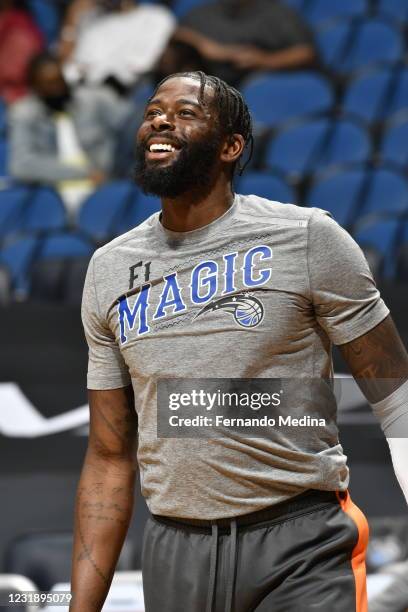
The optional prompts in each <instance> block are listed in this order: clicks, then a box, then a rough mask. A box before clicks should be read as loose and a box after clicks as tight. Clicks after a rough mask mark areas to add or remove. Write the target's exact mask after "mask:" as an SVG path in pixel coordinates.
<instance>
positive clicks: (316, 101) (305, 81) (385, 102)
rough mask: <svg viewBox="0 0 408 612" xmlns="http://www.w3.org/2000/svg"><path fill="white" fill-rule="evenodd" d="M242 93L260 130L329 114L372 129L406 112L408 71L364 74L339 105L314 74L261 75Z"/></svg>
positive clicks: (391, 68) (397, 67)
mask: <svg viewBox="0 0 408 612" xmlns="http://www.w3.org/2000/svg"><path fill="white" fill-rule="evenodd" d="M242 93H243V95H244V97H245V99H246V101H247V103H248V105H249V108H250V110H251V113H252V115H253V117H254V119H255V121H256V122H257V123H258V124H262V125H264V126H272V127H274V126H277V125H279V124H281V123H283V122H287V121H290V120H293V119H295V118H301V117H307V116H313V115H323V114H325V115H329V114H331V113H333V112H336V113H338V114H341V115H342V116H344V117H350V118H355V119H357V120H360V121H363V122H364V123H365V124H366V125H367V126H371V125H373V124H375V123H377V122H384V121H385V120H387V119H389V118H390V117H393V116H395V115H396V114H397V113H400V112H401V111H407V110H408V68H406V67H405V66H404V65H403V64H401V63H396V64H387V65H384V66H381V67H377V68H375V69H374V68H373V69H370V70H364V71H363V72H361V73H359V74H357V75H355V76H354V77H353V79H351V80H350V81H349V83H348V84H347V86H346V87H345V88H344V91H343V93H342V95H341V96H340V99H337V97H336V93H335V91H334V89H333V86H332V84H331V82H330V80H329V79H327V78H325V77H324V76H323V75H320V74H318V73H316V72H312V71H303V72H297V73H282V74H259V75H257V76H254V77H252V78H250V79H249V80H248V81H247V82H246V83H245V84H244V85H243V87H242Z"/></svg>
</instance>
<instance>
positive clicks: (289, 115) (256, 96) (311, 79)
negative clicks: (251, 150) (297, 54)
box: [242, 71, 333, 126]
mask: <svg viewBox="0 0 408 612" xmlns="http://www.w3.org/2000/svg"><path fill="white" fill-rule="evenodd" d="M242 93H243V95H244V97H245V99H246V101H247V103H248V106H249V108H250V110H251V112H252V114H253V117H254V119H255V121H256V122H258V123H261V124H264V125H268V126H274V125H277V124H279V123H281V122H282V121H287V120H289V119H294V118H296V117H303V116H308V115H317V114H321V113H325V112H327V111H330V110H331V108H332V106H333V93H332V90H331V87H330V84H329V82H328V81H327V80H326V79H324V78H323V77H321V76H320V75H318V74H315V73H313V72H306V71H305V72H298V73H286V74H277V75H270V74H268V75H260V76H257V77H254V78H253V79H251V80H250V81H248V82H247V83H246V85H245V86H244V87H243V88H242Z"/></svg>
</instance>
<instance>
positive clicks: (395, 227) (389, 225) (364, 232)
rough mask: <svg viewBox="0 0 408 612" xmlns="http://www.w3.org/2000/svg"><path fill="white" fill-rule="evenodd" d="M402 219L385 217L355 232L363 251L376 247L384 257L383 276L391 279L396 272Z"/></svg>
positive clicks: (355, 237)
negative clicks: (396, 249) (396, 251)
mask: <svg viewBox="0 0 408 612" xmlns="http://www.w3.org/2000/svg"><path fill="white" fill-rule="evenodd" d="M399 226H400V221H399V219H398V218H397V217H395V218H383V219H377V220H373V221H372V222H368V223H367V224H364V226H363V227H361V229H358V230H357V231H356V232H354V233H353V238H354V239H355V240H356V242H358V244H359V245H360V247H361V248H362V249H363V251H366V250H371V249H374V250H375V251H376V252H377V253H379V255H380V256H381V259H382V266H381V276H382V277H384V278H387V279H391V278H393V277H394V276H395V272H396V258H395V247H396V241H397V237H398V231H399Z"/></svg>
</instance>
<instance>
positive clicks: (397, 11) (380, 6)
mask: <svg viewBox="0 0 408 612" xmlns="http://www.w3.org/2000/svg"><path fill="white" fill-rule="evenodd" d="M187 1H188V0H187ZM198 1H200V0H198ZM284 2H285V3H286V4H288V5H289V6H291V7H292V8H294V9H295V10H297V11H298V12H299V13H301V15H302V16H303V17H304V19H306V21H307V22H308V23H309V24H310V25H311V26H319V25H321V24H322V23H324V22H325V21H326V22H327V21H328V20H330V19H335V18H339V17H340V18H344V17H348V18H355V17H364V16H368V15H384V16H386V17H390V18H392V19H395V20H397V21H401V22H404V21H406V20H407V19H408V4H407V2H406V0H341V2H328V1H327V0H284ZM190 3H197V0H190Z"/></svg>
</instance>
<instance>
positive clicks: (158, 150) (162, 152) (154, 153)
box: [146, 142, 180, 160]
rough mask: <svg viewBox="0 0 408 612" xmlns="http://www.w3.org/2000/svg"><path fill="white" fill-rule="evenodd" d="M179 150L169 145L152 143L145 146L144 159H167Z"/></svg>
mask: <svg viewBox="0 0 408 612" xmlns="http://www.w3.org/2000/svg"><path fill="white" fill-rule="evenodd" d="M179 150H180V149H179V148H177V147H175V146H174V145H172V144H170V143H164V142H163V143H158V142H154V143H152V144H150V145H148V146H147V148H146V157H147V158H148V159H152V160H160V159H168V158H170V157H172V156H173V155H174V154H175V153H177V152H178V151H179Z"/></svg>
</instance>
